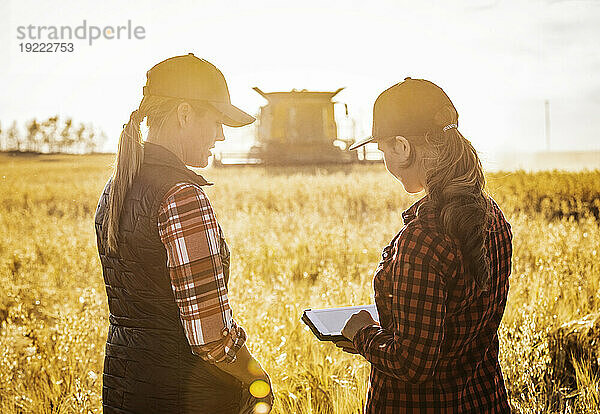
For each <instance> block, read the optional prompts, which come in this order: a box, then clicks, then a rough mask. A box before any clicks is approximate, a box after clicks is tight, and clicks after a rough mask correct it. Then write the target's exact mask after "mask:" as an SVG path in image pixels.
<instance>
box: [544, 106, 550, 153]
mask: <svg viewBox="0 0 600 414" xmlns="http://www.w3.org/2000/svg"><path fill="white" fill-rule="evenodd" d="M544 106H545V109H546V151H550V101H549V100H548V99H546V100H545V101H544Z"/></svg>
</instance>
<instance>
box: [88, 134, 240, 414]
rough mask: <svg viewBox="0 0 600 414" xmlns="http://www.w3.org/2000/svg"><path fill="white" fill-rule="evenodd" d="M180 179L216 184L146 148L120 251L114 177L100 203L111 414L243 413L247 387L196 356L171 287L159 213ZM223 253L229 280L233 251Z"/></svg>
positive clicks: (105, 390) (105, 399) (106, 404)
mask: <svg viewBox="0 0 600 414" xmlns="http://www.w3.org/2000/svg"><path fill="white" fill-rule="evenodd" d="M179 182H190V183H195V184H198V185H202V186H204V185H211V184H210V183H208V182H207V181H206V180H205V179H204V178H202V176H200V175H197V174H196V173H194V172H193V171H192V170H190V169H188V168H187V167H186V166H185V165H184V164H183V162H182V161H181V160H179V158H178V157H177V156H176V155H175V154H173V153H172V152H170V151H168V150H167V149H165V148H163V147H162V146H159V145H156V144H151V143H146V144H145V145H144V161H143V164H142V167H141V169H140V171H139V174H138V176H137V177H136V178H135V180H134V182H133V184H132V186H131V188H130V189H129V191H128V192H127V194H126V197H125V201H124V204H123V209H122V211H121V216H120V221H119V232H118V248H117V252H116V253H112V252H111V253H109V252H108V251H107V249H106V246H107V244H108V243H107V232H106V228H105V227H106V226H105V225H104V220H105V217H106V216H107V208H108V194H109V191H110V185H111V181H110V180H109V181H108V183H107V184H106V186H105V188H104V191H103V193H102V195H101V197H100V201H99V203H98V207H97V210H96V216H95V226H96V238H97V244H98V252H99V255H100V261H101V264H102V274H103V277H104V282H105V285H106V294H107V296H108V307H109V311H110V316H109V322H110V325H109V329H108V337H107V340H106V349H105V359H104V373H103V385H102V404H103V408H104V413H199V414H201V413H206V414H213V413H214V414H216V413H238V412H239V402H240V397H241V384H240V383H239V381H237V380H236V379H235V378H234V377H232V376H231V375H229V374H227V373H225V372H223V371H221V370H219V369H218V368H216V367H214V366H213V365H211V364H210V363H208V362H205V361H204V360H202V359H201V358H200V357H198V356H196V355H194V354H192V351H191V348H190V346H189V343H188V341H187V338H186V336H185V333H184V330H183V327H182V324H181V320H180V318H179V308H178V306H177V304H176V303H175V298H174V296H173V291H172V289H171V280H170V276H169V272H168V269H167V253H166V250H165V247H164V245H163V244H162V241H161V240H160V236H159V233H158V224H157V223H158V222H157V216H158V209H159V206H160V203H161V202H162V201H163V199H164V196H165V195H166V193H167V191H169V189H171V188H172V187H173V185H175V184H176V183H179ZM222 245H224V240H223V241H222ZM225 246H226V245H225ZM223 250H224V252H226V255H227V257H223V265H224V267H225V270H226V271H225V274H226V279H228V275H229V272H228V270H229V257H228V250H227V249H226V247H225V248H224V249H223ZM226 283H227V282H226Z"/></svg>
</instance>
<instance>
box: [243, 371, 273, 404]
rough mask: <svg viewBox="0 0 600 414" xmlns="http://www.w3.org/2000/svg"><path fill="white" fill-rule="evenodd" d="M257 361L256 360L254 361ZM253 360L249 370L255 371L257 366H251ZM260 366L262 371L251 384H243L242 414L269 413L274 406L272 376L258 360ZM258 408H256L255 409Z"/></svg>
mask: <svg viewBox="0 0 600 414" xmlns="http://www.w3.org/2000/svg"><path fill="white" fill-rule="evenodd" d="M254 362H256V361H254ZM251 364H252V362H250V364H249V366H248V371H250V372H253V371H254V370H255V369H256V367H254V368H253V367H251ZM256 364H257V365H258V367H260V373H259V372H257V371H254V372H256V373H257V374H258V375H257V376H256V378H255V379H254V380H253V381H252V382H250V383H249V384H243V385H242V386H243V390H242V402H241V410H240V414H246V413H248V414H254V413H265V414H266V413H269V412H270V411H271V409H272V408H273V402H274V400H275V397H274V395H273V387H272V385H271V378H270V377H269V375H268V374H267V372H266V371H265V370H264V369H263V368H262V367H261V366H260V364H258V362H256ZM255 408H256V409H255Z"/></svg>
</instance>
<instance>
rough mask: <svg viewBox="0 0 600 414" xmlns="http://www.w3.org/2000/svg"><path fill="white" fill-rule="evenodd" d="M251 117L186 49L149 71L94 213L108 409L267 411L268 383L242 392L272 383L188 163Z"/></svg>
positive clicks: (201, 160) (198, 163) (201, 158)
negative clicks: (252, 343)
mask: <svg viewBox="0 0 600 414" xmlns="http://www.w3.org/2000/svg"><path fill="white" fill-rule="evenodd" d="M144 118H146V122H147V125H148V128H149V129H148V137H147V140H146V141H145V142H142V135H141V132H140V123H141V122H142V120H143V119H144ZM253 121H254V118H253V117H251V116H250V115H248V114H246V113H245V112H243V111H241V110H240V109H238V108H236V107H235V106H233V105H231V102H230V98H229V91H228V89H227V84H226V82H225V78H224V77H223V75H222V73H221V72H220V71H219V70H218V69H217V68H216V67H215V66H213V65H212V64H210V63H209V62H207V61H205V60H203V59H199V58H197V57H195V56H194V55H193V54H191V53H190V54H189V55H184V56H176V57H173V58H170V59H167V60H165V61H162V62H160V63H158V64H157V65H155V66H154V67H153V68H151V69H150V70H149V71H148V72H147V82H146V86H145V87H144V88H143V98H142V101H141V103H140V105H139V108H137V109H136V110H135V111H133V113H132V114H131V117H130V119H129V122H128V123H127V124H126V125H124V127H123V132H122V133H121V137H120V140H119V148H118V152H117V157H116V165H115V169H114V173H113V175H112V177H111V178H110V180H109V181H108V183H107V185H106V187H105V189H104V192H103V194H102V196H101V198H100V201H99V204H98V208H97V211H96V218H95V224H96V234H97V242H98V251H99V254H100V259H101V263H102V272H103V277H104V280H105V283H106V293H107V296H108V305H109V310H110V316H109V320H110V325H109V331H108V337H107V341H106V349H105V360H104V373H103V388H102V403H103V409H104V413H144V414H146V413H206V414H215V413H227V414H230V413H231V414H233V413H235V414H237V413H240V412H244V413H245V412H255V411H256V412H265V413H266V412H269V411H270V409H271V404H272V402H273V398H272V393H270V392H269V394H268V395H266V397H265V395H264V394H266V392H265V393H263V395H259V396H257V397H262V398H256V397H254V396H252V395H251V394H250V393H249V387H250V385H251V384H253V383H256V381H264V383H261V382H259V383H257V384H259V385H261V384H262V388H266V389H267V390H270V381H269V377H268V375H267V374H266V373H265V371H264V370H263V369H262V367H261V365H260V364H259V363H258V362H257V361H256V360H255V359H254V357H253V356H252V355H251V354H250V353H249V352H248V349H247V348H246V345H245V341H246V334H245V332H244V330H243V329H242V327H241V326H239V325H238V324H237V323H236V321H235V319H234V318H233V312H232V310H231V308H230V305H229V301H228V297H227V293H228V289H229V288H230V286H229V283H228V282H229V250H228V248H227V244H226V243H225V238H224V236H223V231H222V229H221V227H220V226H219V223H218V221H217V218H216V215H215V213H214V211H213V209H212V206H211V204H210V202H209V200H208V198H207V196H206V194H205V192H204V190H203V188H202V187H203V186H207V185H211V183H208V182H207V181H206V180H205V179H204V178H202V176H200V175H197V174H196V173H194V172H193V171H192V170H190V169H188V168H187V167H186V166H192V167H206V165H207V164H208V158H209V156H210V155H211V152H210V149H211V148H212V147H213V146H214V144H215V142H216V141H222V140H224V136H223V129H222V124H225V125H228V126H233V127H239V126H243V125H247V124H249V123H251V122H253ZM231 288H234V287H231ZM267 386H268V387H269V388H267ZM254 388H256V387H254ZM258 388H259V389H260V387H258Z"/></svg>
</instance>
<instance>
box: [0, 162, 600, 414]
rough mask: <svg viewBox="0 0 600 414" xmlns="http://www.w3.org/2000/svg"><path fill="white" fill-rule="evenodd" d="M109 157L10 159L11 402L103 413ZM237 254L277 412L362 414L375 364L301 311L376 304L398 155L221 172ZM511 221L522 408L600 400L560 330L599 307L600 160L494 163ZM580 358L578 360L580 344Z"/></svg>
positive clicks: (4, 288)
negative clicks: (500, 169) (102, 229)
mask: <svg viewBox="0 0 600 414" xmlns="http://www.w3.org/2000/svg"><path fill="white" fill-rule="evenodd" d="M112 160H113V157H112V156H109V155H93V156H92V155H90V156H76V155H75V156H67V155H46V156H35V157H9V156H6V155H0V190H1V192H0V229H1V230H0V231H1V232H2V234H1V237H0V290H1V293H0V321H1V326H0V353H1V354H0V412H2V413H72V412H73V413H74V412H77V413H80V412H82V413H88V412H101V411H102V408H101V385H102V364H103V352H104V341H105V339H106V338H105V336H106V333H107V326H108V306H107V302H106V296H105V292H104V285H103V280H102V275H101V271H100V264H99V259H98V255H97V251H96V241H95V236H94V226H93V215H94V211H95V207H96V202H97V200H98V196H99V194H100V192H101V189H102V187H103V185H104V183H105V181H106V180H107V178H108V177H109V175H110V173H111V164H112ZM202 174H203V175H204V176H205V177H206V178H207V179H208V180H209V181H213V182H215V186H213V187H210V188H208V189H207V190H206V191H207V194H208V196H209V198H210V199H211V202H212V204H213V206H214V208H215V211H216V213H217V217H218V219H219V221H220V223H221V226H222V227H223V230H224V232H225V235H226V238H227V241H228V243H229V247H230V249H231V252H232V261H231V262H232V263H231V265H232V267H231V279H230V294H229V296H230V301H231V303H232V308H233V311H234V317H235V318H236V320H237V321H238V322H239V323H240V324H241V325H242V326H243V327H244V328H245V330H246V332H247V334H248V342H247V344H248V347H249V349H250V350H251V351H252V352H253V353H254V354H255V356H256V357H257V359H259V360H260V361H261V363H262V364H263V366H264V367H265V369H266V370H267V371H268V372H269V374H270V376H271V378H272V381H273V387H274V390H275V396H276V403H275V406H274V410H273V412H274V413H314V414H320V413H341V414H346V413H359V412H361V407H362V405H363V403H364V395H365V392H366V382H367V377H368V372H369V367H368V364H367V363H366V362H365V361H364V360H363V359H362V358H361V357H359V356H353V355H349V354H344V353H343V352H341V351H340V350H338V349H337V348H335V346H333V345H331V344H326V343H320V342H318V341H317V340H316V339H315V338H314V336H313V335H312V334H311V333H310V331H308V329H307V328H306V327H305V326H304V324H303V323H302V322H301V321H300V316H301V314H302V310H303V309H305V308H309V307H330V306H342V305H349V304H363V303H371V302H372V301H373V299H372V287H371V278H372V272H373V270H374V269H375V266H376V264H377V262H378V261H379V257H380V253H381V249H382V248H383V247H384V246H385V245H386V244H387V243H388V241H389V240H390V239H391V238H392V237H393V236H394V235H395V233H396V232H397V231H398V230H399V229H400V228H401V226H402V219H401V215H400V213H401V212H402V211H403V210H404V209H405V208H407V207H408V206H409V205H410V204H411V203H412V202H414V201H416V200H417V199H418V196H409V195H407V194H406V193H405V192H404V191H403V189H402V187H401V185H400V184H399V183H397V182H396V181H395V180H394V179H393V178H392V177H391V176H390V175H389V174H388V173H387V172H386V171H385V169H384V167H383V165H370V166H362V165H357V166H352V167H347V168H334V167H331V168H308V167H304V168H296V167H295V168H288V169H283V168H261V167H254V168H250V167H246V168H244V167H231V168H226V169H207V170H205V171H204V172H202ZM487 178H488V191H489V193H490V194H491V195H492V196H493V197H494V198H495V199H496V201H497V202H498V203H499V205H500V207H501V208H502V209H503V211H504V212H505V214H506V216H507V218H508V220H509V222H510V223H511V224H512V228H513V233H514V240H513V245H514V255H513V270H512V276H511V288H510V293H509V300H508V304H507V308H506V312H505V316H504V319H503V322H502V325H501V329H500V343H501V355H500V357H501V364H502V367H503V372H504V376H505V380H506V383H507V388H508V391H509V396H510V401H511V405H512V407H513V409H514V411H515V412H517V413H550V412H564V413H576V412H577V413H590V412H598V411H600V390H599V388H598V387H599V385H600V379H599V378H598V372H597V371H598V370H597V369H596V368H597V365H594V361H593V360H590V359H586V358H574V359H573V361H572V362H573V367H574V369H575V379H576V382H575V385H573V384H571V385H570V386H567V385H565V383H564V382H563V381H562V378H561V376H560V375H561V373H560V372H559V371H558V369H557V367H556V361H555V359H554V358H553V353H552V346H551V344H552V341H551V338H552V335H553V332H554V331H555V330H556V329H557V328H559V327H560V326H561V325H563V324H564V323H566V322H569V321H572V320H574V319H579V318H582V317H584V316H586V315H589V314H593V313H594V312H598V311H599V310H600V261H599V255H600V219H599V215H598V210H599V207H600V171H593V172H582V173H562V172H556V171H555V172H544V173H535V174H530V173H525V172H505V173H494V174H489V175H488V176H487ZM568 358H570V356H568Z"/></svg>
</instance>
